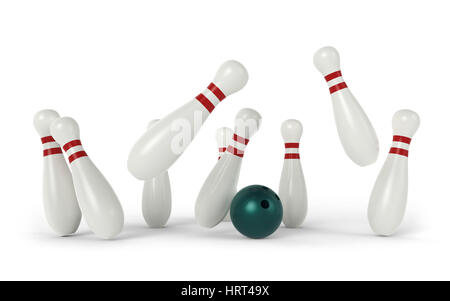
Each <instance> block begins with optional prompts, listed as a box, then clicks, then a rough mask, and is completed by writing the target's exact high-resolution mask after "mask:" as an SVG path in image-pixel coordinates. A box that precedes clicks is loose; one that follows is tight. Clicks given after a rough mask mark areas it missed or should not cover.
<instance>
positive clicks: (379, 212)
mask: <svg viewBox="0 0 450 301" xmlns="http://www.w3.org/2000/svg"><path fill="white" fill-rule="evenodd" d="M419 124H420V118H419V115H417V113H416V112H413V111H410V110H400V111H398V112H396V113H395V114H394V117H393V118H392V129H393V132H394V138H393V142H392V147H391V149H390V151H389V154H388V157H387V159H386V161H385V162H384V165H383V168H382V169H381V171H380V174H379V175H378V178H377V180H376V182H375V186H374V187H373V190H372V194H371V196H370V202H369V208H368V217H369V223H370V227H371V228H372V230H373V232H375V233H376V234H378V235H385V236H387V235H391V234H393V233H394V232H395V231H396V230H397V228H398V227H399V226H400V223H401V222H402V219H403V216H404V215H405V209H406V201H407V197H408V149H409V144H410V143H411V138H412V136H414V134H415V132H416V131H417V128H418V127H419Z"/></svg>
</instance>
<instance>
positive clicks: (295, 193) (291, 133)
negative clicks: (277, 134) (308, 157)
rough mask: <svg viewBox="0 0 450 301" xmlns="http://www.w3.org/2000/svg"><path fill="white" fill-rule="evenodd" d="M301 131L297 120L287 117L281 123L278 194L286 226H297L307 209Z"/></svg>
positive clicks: (301, 128)
mask: <svg viewBox="0 0 450 301" xmlns="http://www.w3.org/2000/svg"><path fill="white" fill-rule="evenodd" d="M302 133H303V126H302V124H301V123H300V121H298V120H295V119H289V120H286V121H285V122H283V124H282V125H281V135H282V136H283V140H284V146H285V154H284V163H283V170H282V172H281V178H280V188H279V191H278V195H279V196H280V199H281V203H282V204H283V223H284V225H285V226H286V227H288V228H297V227H299V226H300V225H301V224H302V223H303V221H304V220H305V217H306V212H307V210H308V199H307V194H306V184H305V177H304V176H303V170H302V165H301V163H300V154H299V146H300V144H299V142H300V138H301V136H302Z"/></svg>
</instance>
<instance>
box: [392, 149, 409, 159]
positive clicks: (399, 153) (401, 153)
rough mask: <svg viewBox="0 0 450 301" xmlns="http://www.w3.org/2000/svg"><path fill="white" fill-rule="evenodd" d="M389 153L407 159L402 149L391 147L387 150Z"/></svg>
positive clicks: (404, 150)
mask: <svg viewBox="0 0 450 301" xmlns="http://www.w3.org/2000/svg"><path fill="white" fill-rule="evenodd" d="M389 153H390V154H396V155H400V156H405V157H408V151H407V150H406V149H403V148H397V147H391V149H390V150H389Z"/></svg>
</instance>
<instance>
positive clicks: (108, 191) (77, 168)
mask: <svg viewBox="0 0 450 301" xmlns="http://www.w3.org/2000/svg"><path fill="white" fill-rule="evenodd" d="M50 132H51V134H52V136H53V137H54V138H55V140H56V142H58V143H59V144H60V145H63V149H64V151H65V152H66V154H67V156H68V158H69V163H70V166H71V168H72V176H73V184H74V187H75V192H76V194H77V198H78V203H79V204H80V207H81V212H82V213H83V216H84V218H85V219H86V222H87V224H88V226H89V227H90V228H91V230H92V231H93V232H94V233H95V234H97V235H98V236H100V237H103V238H113V237H114V236H116V235H117V234H119V233H120V231H121V230H122V227H123V211H122V206H121V205H120V202H119V200H118V199H117V196H116V194H115V192H114V190H113V189H112V188H111V185H109V183H108V182H107V181H106V179H105V177H104V176H103V174H102V173H101V172H100V171H99V170H98V169H97V167H96V166H95V165H94V163H92V161H91V159H90V158H89V157H88V156H87V154H86V152H85V151H84V149H83V146H82V145H81V141H80V129H79V127H78V124H77V122H76V121H75V120H74V119H72V118H70V117H62V118H59V119H56V120H55V121H53V123H52V124H51V126H50Z"/></svg>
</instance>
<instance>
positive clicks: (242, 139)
mask: <svg viewBox="0 0 450 301" xmlns="http://www.w3.org/2000/svg"><path fill="white" fill-rule="evenodd" d="M233 140H234V141H236V142H239V143H242V144H245V145H247V144H248V142H249V141H250V140H248V139H246V138H244V137H241V136H238V135H236V134H234V135H233Z"/></svg>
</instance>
